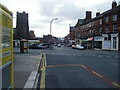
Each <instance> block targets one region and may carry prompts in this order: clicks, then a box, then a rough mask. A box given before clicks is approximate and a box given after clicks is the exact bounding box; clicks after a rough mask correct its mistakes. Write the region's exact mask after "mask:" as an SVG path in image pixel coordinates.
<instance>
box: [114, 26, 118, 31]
mask: <svg viewBox="0 0 120 90" xmlns="http://www.w3.org/2000/svg"><path fill="white" fill-rule="evenodd" d="M117 28H118V27H117V24H113V32H117Z"/></svg>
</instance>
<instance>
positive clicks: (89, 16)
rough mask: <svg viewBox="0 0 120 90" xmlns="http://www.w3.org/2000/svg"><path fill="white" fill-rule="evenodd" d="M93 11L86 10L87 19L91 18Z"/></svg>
mask: <svg viewBox="0 0 120 90" xmlns="http://www.w3.org/2000/svg"><path fill="white" fill-rule="evenodd" d="M91 13H92V12H91V11H86V19H87V20H89V19H91Z"/></svg>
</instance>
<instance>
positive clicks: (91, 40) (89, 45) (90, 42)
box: [87, 37, 94, 49]
mask: <svg viewBox="0 0 120 90" xmlns="http://www.w3.org/2000/svg"><path fill="white" fill-rule="evenodd" d="M87 49H94V37H88V39H87Z"/></svg>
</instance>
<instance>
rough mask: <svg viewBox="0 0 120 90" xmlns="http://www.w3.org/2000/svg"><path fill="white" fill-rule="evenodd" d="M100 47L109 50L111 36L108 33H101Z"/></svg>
mask: <svg viewBox="0 0 120 90" xmlns="http://www.w3.org/2000/svg"><path fill="white" fill-rule="evenodd" d="M102 37H103V38H102V49H104V50H111V36H110V34H102Z"/></svg>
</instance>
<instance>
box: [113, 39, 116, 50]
mask: <svg viewBox="0 0 120 90" xmlns="http://www.w3.org/2000/svg"><path fill="white" fill-rule="evenodd" d="M116 43H117V41H116V37H113V48H114V49H116Z"/></svg>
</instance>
